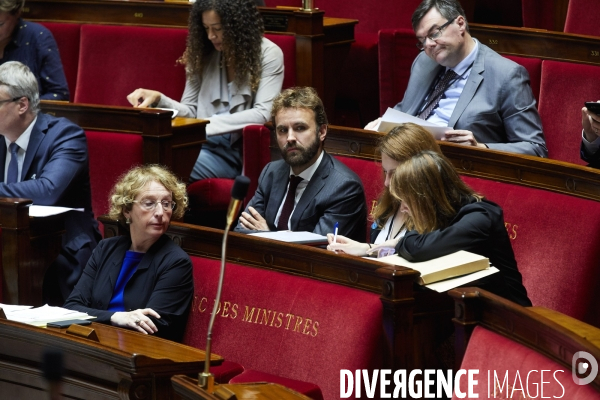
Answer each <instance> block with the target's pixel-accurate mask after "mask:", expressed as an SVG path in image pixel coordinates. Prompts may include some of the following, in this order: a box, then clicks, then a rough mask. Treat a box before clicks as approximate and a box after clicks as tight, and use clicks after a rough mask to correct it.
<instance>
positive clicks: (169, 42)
mask: <svg viewBox="0 0 600 400" xmlns="http://www.w3.org/2000/svg"><path fill="white" fill-rule="evenodd" d="M186 38H187V29H180V28H145V27H136V26H109V25H83V26H82V27H81V47H80V49H81V50H80V55H79V71H78V75H77V87H76V90H75V97H74V98H75V102H76V103H89V104H104V105H115V106H129V102H128V101H127V98H126V97H127V95H128V94H129V93H131V92H132V91H133V90H135V89H137V88H140V87H142V88H148V89H154V90H158V91H160V92H162V93H164V94H165V95H167V96H169V97H171V98H173V99H177V100H178V99H180V98H181V95H182V93H183V88H184V86H185V68H184V66H183V65H180V64H177V60H178V59H179V57H181V56H182V55H183V52H184V51H185V44H186ZM124 39H126V40H124Z"/></svg>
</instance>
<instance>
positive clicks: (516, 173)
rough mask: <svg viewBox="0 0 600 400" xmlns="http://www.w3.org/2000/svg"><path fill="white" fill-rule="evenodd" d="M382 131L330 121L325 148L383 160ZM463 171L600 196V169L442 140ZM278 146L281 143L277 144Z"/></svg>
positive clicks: (585, 195)
mask: <svg viewBox="0 0 600 400" xmlns="http://www.w3.org/2000/svg"><path fill="white" fill-rule="evenodd" d="M381 135H382V134H381V133H378V132H373V131H365V130H363V129H354V128H346V127H341V126H335V125H330V126H329V129H328V130H327V140H326V141H325V149H326V150H327V151H328V152H329V153H331V154H334V155H344V156H349V157H356V158H361V159H365V160H379V159H380V155H379V154H377V142H378V140H379V139H380V137H381ZM438 144H439V145H440V147H441V148H442V152H443V153H444V155H445V156H446V157H448V158H449V159H450V161H452V163H453V164H454V166H455V167H456V168H457V170H458V172H459V173H460V174H462V175H468V176H476V177H480V178H486V179H492V180H497V181H501V182H510V183H517V184H519V185H524V186H530V187H535V188H540V189H548V190H552V191H553V192H558V193H566V194H569V195H572V196H577V197H582V198H585V199H592V200H600V170H598V169H594V168H589V167H584V166H582V165H575V164H571V163H567V162H563V161H557V160H549V159H547V158H540V157H534V156H527V155H522V154H513V153H505V152H502V151H494V150H489V149H485V150H483V149H478V148H474V147H469V146H462V145H457V144H451V143H447V142H438ZM274 145H275V146H277V144H276V143H275V144H274Z"/></svg>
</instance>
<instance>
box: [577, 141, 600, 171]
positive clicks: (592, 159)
mask: <svg viewBox="0 0 600 400" xmlns="http://www.w3.org/2000/svg"><path fill="white" fill-rule="evenodd" d="M579 152H580V155H581V159H582V160H584V161H587V162H588V163H589V164H588V167H592V168H600V150H598V151H596V152H595V153H594V154H588V152H587V150H586V148H585V147H584V145H583V139H582V142H581V146H580V150H579Z"/></svg>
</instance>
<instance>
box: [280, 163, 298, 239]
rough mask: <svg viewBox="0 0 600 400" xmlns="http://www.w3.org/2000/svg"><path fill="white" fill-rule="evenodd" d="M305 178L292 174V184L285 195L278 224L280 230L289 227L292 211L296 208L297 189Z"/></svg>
mask: <svg viewBox="0 0 600 400" xmlns="http://www.w3.org/2000/svg"><path fill="white" fill-rule="evenodd" d="M303 180H304V179H302V178H301V177H299V176H296V175H290V185H289V186H288V191H287V195H286V196H285V201H284V202H283V208H282V209H281V215H280V216H279V223H278V224H277V229H278V230H280V231H282V230H288V229H289V226H288V222H289V220H290V215H292V211H293V210H294V199H295V198H296V189H297V188H298V184H299V183H300V182H302V181H303Z"/></svg>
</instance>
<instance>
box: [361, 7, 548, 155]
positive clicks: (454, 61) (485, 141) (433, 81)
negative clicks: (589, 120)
mask: <svg viewBox="0 0 600 400" xmlns="http://www.w3.org/2000/svg"><path fill="white" fill-rule="evenodd" d="M464 15H465V13H464V11H463V9H462V7H461V6H460V4H459V2H458V1H456V0H423V2H421V4H420V5H419V6H418V7H417V9H416V10H415V12H414V13H413V16H412V25H413V29H414V31H415V35H416V37H417V43H416V44H417V47H418V48H419V49H421V50H422V52H421V53H420V54H419V55H418V56H417V58H416V59H415V61H414V62H413V65H412V68H411V75H410V79H409V82H408V87H407V89H406V92H405V94H404V99H403V100H402V102H400V103H398V104H397V105H396V106H395V107H394V108H395V109H397V110H400V111H402V112H405V113H408V114H410V115H414V116H417V117H419V118H422V119H424V120H427V121H428V122H432V123H434V124H436V125H440V126H448V127H449V130H448V131H447V132H446V133H445V137H444V138H443V139H442V140H445V141H448V142H453V143H460V144H464V145H470V146H476V147H481V148H490V149H493V150H502V151H508V152H514V153H522V154H529V155H537V156H540V157H546V156H547V155H548V150H547V149H546V143H545V140H544V135H543V133H542V123H541V120H540V116H539V114H538V112H537V109H536V105H535V98H534V97H533V94H532V92H531V87H530V86H529V74H528V73H527V71H526V70H525V68H523V67H522V66H520V65H519V64H516V63H515V62H513V61H511V60H508V59H507V58H504V57H502V56H500V55H499V54H498V53H496V52H495V51H493V50H492V49H490V48H489V47H487V46H485V45H484V44H482V43H480V42H478V41H477V40H475V39H474V38H472V37H471V35H470V34H469V26H468V23H467V20H466V18H465V16H464ZM378 122H379V120H376V121H373V122H371V123H369V124H368V125H367V126H366V127H365V129H375V127H376V126H377V124H378Z"/></svg>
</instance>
